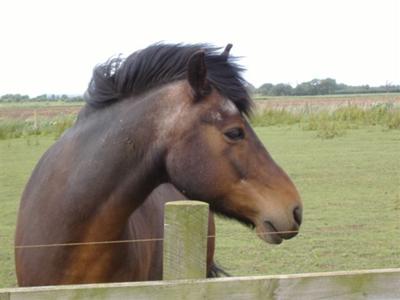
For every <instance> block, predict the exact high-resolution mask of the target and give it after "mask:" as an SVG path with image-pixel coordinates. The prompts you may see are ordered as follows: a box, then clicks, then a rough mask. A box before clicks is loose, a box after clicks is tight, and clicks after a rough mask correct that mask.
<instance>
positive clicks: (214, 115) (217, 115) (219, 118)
mask: <svg viewBox="0 0 400 300" xmlns="http://www.w3.org/2000/svg"><path fill="white" fill-rule="evenodd" d="M210 117H211V119H213V120H214V121H222V116H221V113H220V112H218V111H212V112H210Z"/></svg>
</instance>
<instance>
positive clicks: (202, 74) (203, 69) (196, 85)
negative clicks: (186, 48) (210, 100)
mask: <svg viewBox="0 0 400 300" xmlns="http://www.w3.org/2000/svg"><path fill="white" fill-rule="evenodd" d="M187 76H188V81H189V84H190V86H191V87H192V90H193V93H194V96H195V99H196V100H200V99H201V98H202V97H204V96H205V95H207V94H208V93H209V91H210V85H209V83H208V81H207V66H206V62H205V53H204V51H203V50H199V51H197V52H195V53H194V54H193V55H192V56H191V57H190V59H189V62H188V70H187Z"/></svg>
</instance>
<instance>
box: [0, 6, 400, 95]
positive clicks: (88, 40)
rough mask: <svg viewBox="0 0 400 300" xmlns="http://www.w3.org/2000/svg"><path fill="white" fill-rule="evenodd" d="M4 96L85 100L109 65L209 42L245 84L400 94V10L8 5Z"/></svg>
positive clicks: (1, 61) (1, 64)
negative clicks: (314, 84) (389, 87)
mask: <svg viewBox="0 0 400 300" xmlns="http://www.w3.org/2000/svg"><path fill="white" fill-rule="evenodd" d="M0 39H1V42H0V95H2V94H6V93H21V94H29V95H30V96H35V95H38V94H43V93H55V94H82V93H83V92H84V90H85V89H86V86H87V83H88V81H89V80H90V77H91V72H92V69H93V67H94V66H95V65H96V64H98V63H100V62H103V61H105V60H106V59H107V58H108V57H110V56H112V55H115V54H118V53H123V54H126V55H127V54H130V53H131V52H133V51H135V50H138V49H140V48H144V47H146V46H147V45H149V44H152V43H155V42H159V41H166V42H184V43H198V42H207V43H211V44H214V45H217V46H221V47H224V46H225V45H226V44H227V43H233V49H232V53H233V55H237V56H241V57H243V58H242V60H241V64H242V65H244V66H245V67H246V68H247V72H246V73H245V78H246V79H247V80H248V81H249V82H251V83H252V84H254V85H255V86H259V85H261V84H262V83H265V82H271V83H279V82H284V83H290V84H292V85H296V84H297V83H301V82H303V81H308V80H311V79H313V78H326V77H331V78H335V79H336V80H337V81H338V82H343V83H346V84H352V85H359V84H369V85H384V84H386V83H392V84H400V1H397V0H373V1H372V0H360V1H356V0H343V1H341V0H325V1H322V0H307V1H304V0H292V1H282V0H280V1H266V0H264V1H251V0H248V1H233V0H231V1H219V0H218V1H217V0H211V1H208V0H201V1H177V0H166V1H151V0H142V1H119V0H112V1H100V0H95V1H88V0H85V1H83V0H78V1H73V0H67V1H63V0H59V1H57V0H49V1H46V0H34V1H32V0H30V1H29V0H27V1H18V0H10V1H8V0H2V1H1V2H0Z"/></svg>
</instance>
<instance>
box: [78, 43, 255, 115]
mask: <svg viewBox="0 0 400 300" xmlns="http://www.w3.org/2000/svg"><path fill="white" fill-rule="evenodd" d="M198 50H203V51H205V54H206V56H205V62H206V66H207V79H208V80H209V82H210V84H211V85H212V86H213V87H214V88H215V89H217V90H218V91H219V93H221V94H222V95H223V96H225V97H227V98H229V99H230V100H232V101H233V102H234V104H235V105H236V106H237V108H238V109H239V110H240V111H241V112H242V113H244V114H246V115H248V114H249V113H250V110H251V107H252V101H251V99H250V97H249V94H248V92H247V89H246V81H245V80H244V79H243V78H242V76H241V75H240V73H241V72H242V71H243V68H242V67H240V66H239V65H237V64H236V63H235V61H236V58H235V57H229V56H228V58H227V57H226V56H225V55H221V53H220V49H219V48H215V47H211V46H209V45H206V44H196V45H182V44H176V45H171V44H154V45H151V46H149V47H147V48H145V49H143V50H139V51H137V52H134V53H133V54H131V55H130V56H128V57H127V58H126V59H123V58H121V57H116V58H112V59H110V60H108V61H107V62H106V63H104V64H101V65H98V66H97V67H96V68H95V69H94V71H93V77H92V79H91V81H90V83H89V86H88V89H87V91H86V93H85V96H84V98H85V100H86V102H87V104H88V105H89V106H91V107H93V108H101V107H105V106H107V105H110V104H111V103H113V102H115V101H118V100H119V99H122V98H125V97H128V96H131V95H139V94H141V93H143V92H145V91H147V90H149V89H152V88H155V87H157V86H161V85H163V84H167V83H171V82H173V81H176V80H181V79H185V78H186V76H187V75H186V70H187V64H188V61H189V58H190V57H191V56H192V55H193V54H194V53H195V52H196V51H198Z"/></svg>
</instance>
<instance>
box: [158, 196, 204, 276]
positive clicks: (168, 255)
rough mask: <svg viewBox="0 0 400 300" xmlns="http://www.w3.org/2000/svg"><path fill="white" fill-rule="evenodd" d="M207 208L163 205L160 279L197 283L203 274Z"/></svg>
mask: <svg viewBox="0 0 400 300" xmlns="http://www.w3.org/2000/svg"><path fill="white" fill-rule="evenodd" d="M207 234H208V204H207V203H204V202H200V201H192V200H185V201H173V202H168V203H166V204H165V213H164V243H163V244H164V250H163V252H164V253H163V279H164V280H173V279H201V278H205V277H206V272H207V263H206V260H207Z"/></svg>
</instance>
